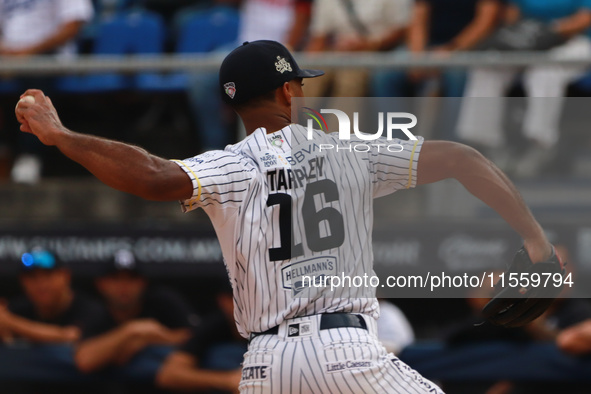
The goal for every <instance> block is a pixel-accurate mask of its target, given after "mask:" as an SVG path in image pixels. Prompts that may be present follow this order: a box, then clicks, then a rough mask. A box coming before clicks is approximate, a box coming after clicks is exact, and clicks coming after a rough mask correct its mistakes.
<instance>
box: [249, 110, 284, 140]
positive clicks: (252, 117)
mask: <svg viewBox="0 0 591 394" xmlns="http://www.w3.org/2000/svg"><path fill="white" fill-rule="evenodd" d="M240 118H242V122H243V123H244V128H245V129H246V135H250V134H252V133H254V131H255V130H257V129H259V128H261V127H264V128H265V129H266V130H267V133H274V132H276V131H278V130H281V129H283V128H284V127H287V126H289V125H290V124H291V123H292V122H291V116H290V114H285V113H282V112H279V111H278V112H271V113H269V112H268V111H260V110H251V111H248V112H244V113H241V114H240Z"/></svg>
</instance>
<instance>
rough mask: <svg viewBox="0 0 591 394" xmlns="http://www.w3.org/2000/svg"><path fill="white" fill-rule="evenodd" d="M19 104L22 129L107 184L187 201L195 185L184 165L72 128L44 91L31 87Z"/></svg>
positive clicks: (149, 196)
mask: <svg viewBox="0 0 591 394" xmlns="http://www.w3.org/2000/svg"><path fill="white" fill-rule="evenodd" d="M28 95H29V96H33V97H34V98H35V102H34V103H31V102H26V101H22V102H19V104H18V105H17V107H16V116H17V119H18V121H19V122H20V123H21V131H23V132H25V133H31V134H34V135H36V136H37V138H39V140H40V141H41V142H42V143H43V144H45V145H48V146H56V147H57V148H58V149H59V150H60V151H61V152H62V153H63V154H64V155H66V156H67V157H69V158H70V159H72V160H74V161H75V162H77V163H79V164H81V165H82V166H84V167H85V168H86V169H87V170H88V171H90V172H91V173H92V174H93V175H94V176H96V177H97V178H98V179H99V180H101V181H102V182H103V183H105V184H107V185H108V186H111V187H113V188H115V189H117V190H121V191H123V192H127V193H131V194H134V195H136V196H139V197H142V198H145V199H148V200H157V201H174V200H185V199H188V198H190V197H191V195H192V194H193V186H192V184H191V181H190V179H189V178H188V177H187V175H186V174H185V173H184V172H183V170H181V168H180V167H179V166H178V165H176V164H174V163H172V162H170V161H168V160H166V159H162V158H160V157H157V156H154V155H152V154H150V153H148V152H147V151H145V150H144V149H142V148H139V147H137V146H133V145H129V144H124V143H121V142H117V141H112V140H108V139H104V138H100V137H96V136H92V135H86V134H80V133H76V132H74V131H71V130H68V129H67V128H65V127H64V126H63V125H62V122H61V121H60V119H59V116H58V114H57V111H56V110H55V108H54V106H53V104H52V103H51V100H50V99H49V98H48V97H46V96H45V95H44V94H43V92H41V91H40V90H27V91H26V92H25V93H24V94H23V95H22V96H21V97H24V96H28Z"/></svg>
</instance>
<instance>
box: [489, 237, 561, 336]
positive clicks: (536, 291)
mask: <svg viewBox="0 0 591 394" xmlns="http://www.w3.org/2000/svg"><path fill="white" fill-rule="evenodd" d="M536 274H537V275H536ZM555 275H560V276H561V277H560V281H557V280H555V279H556V276H555ZM564 275H565V269H564V264H563V263H562V261H561V260H560V257H558V255H556V252H555V251H554V248H552V256H551V257H550V258H549V259H548V260H546V261H542V262H540V263H536V264H533V263H532V261H531V260H530V258H529V254H528V253H527V250H526V249H525V247H522V248H521V249H519V250H518V251H517V253H516V254H515V257H514V258H513V262H512V263H511V265H510V266H509V268H508V269H507V271H505V273H504V276H503V278H504V280H502V281H501V280H499V281H498V282H497V284H496V285H495V296H494V297H493V298H492V299H491V300H490V301H489V302H488V303H487V304H486V305H485V307H484V308H483V309H482V314H483V316H484V318H485V319H487V320H488V321H489V322H491V323H493V324H495V325H498V326H503V327H520V326H523V325H525V324H527V323H529V322H531V321H532V320H534V319H535V318H537V317H539V316H540V315H541V314H542V313H544V311H545V310H546V309H548V307H549V306H550V305H551V304H552V302H553V301H554V299H555V298H556V297H558V295H559V294H560V292H561V291H562V287H563V285H564V283H563V279H564ZM511 278H516V280H510V279H511ZM536 278H539V279H540V280H539V281H537V280H535V279H536ZM536 282H537V284H538V285H537V286H535V284H536ZM558 282H559V283H558ZM557 284H559V286H555V285H557ZM511 285H513V286H511ZM523 285H527V286H523Z"/></svg>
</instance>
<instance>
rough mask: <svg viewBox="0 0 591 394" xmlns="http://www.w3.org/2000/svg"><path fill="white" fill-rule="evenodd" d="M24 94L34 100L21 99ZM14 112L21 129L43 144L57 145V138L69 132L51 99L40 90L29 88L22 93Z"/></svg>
mask: <svg viewBox="0 0 591 394" xmlns="http://www.w3.org/2000/svg"><path fill="white" fill-rule="evenodd" d="M26 96H32V97H33V98H34V100H30V99H29V100H26V99H25V100H23V98H24V97H26ZM15 113H16V118H17V120H18V122H19V123H20V124H21V127H20V129H21V131H23V132H25V133H31V134H34V135H36V136H37V138H39V140H40V141H41V142H42V143H43V144H45V145H57V143H58V141H59V138H60V137H61V136H63V135H64V134H65V133H68V132H69V131H68V130H67V129H66V128H65V127H64V126H63V125H62V122H61V120H60V118H59V116H58V114H57V111H56V110H55V107H54V106H53V104H52V102H51V99H50V98H49V97H47V96H45V94H43V92H42V91H40V90H36V89H29V90H27V91H26V92H25V93H23V95H22V96H21V100H20V101H19V102H18V105H17V106H16V109H15Z"/></svg>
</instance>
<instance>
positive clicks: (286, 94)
mask: <svg viewBox="0 0 591 394" xmlns="http://www.w3.org/2000/svg"><path fill="white" fill-rule="evenodd" d="M281 93H282V101H284V102H285V104H287V105H291V98H292V97H294V92H293V89H292V86H291V84H290V83H289V82H285V83H284V84H283V86H282V87H281Z"/></svg>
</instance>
